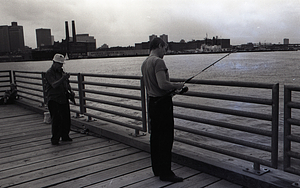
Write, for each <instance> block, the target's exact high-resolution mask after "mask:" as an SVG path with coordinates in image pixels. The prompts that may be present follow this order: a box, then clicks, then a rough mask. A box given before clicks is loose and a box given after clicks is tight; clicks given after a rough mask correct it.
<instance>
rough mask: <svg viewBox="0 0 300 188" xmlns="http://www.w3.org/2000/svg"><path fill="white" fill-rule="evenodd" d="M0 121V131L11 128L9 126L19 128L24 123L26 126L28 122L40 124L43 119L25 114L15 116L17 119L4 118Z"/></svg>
mask: <svg viewBox="0 0 300 188" xmlns="http://www.w3.org/2000/svg"><path fill="white" fill-rule="evenodd" d="M0 120H1V123H0V128H1V129H9V128H11V126H14V127H20V126H22V125H24V124H25V123H26V124H27V125H28V124H29V123H30V122H39V123H42V122H43V121H44V119H43V117H42V116H41V115H39V114H27V115H25V116H17V117H12V118H5V119H0ZM8 125H11V126H8Z"/></svg>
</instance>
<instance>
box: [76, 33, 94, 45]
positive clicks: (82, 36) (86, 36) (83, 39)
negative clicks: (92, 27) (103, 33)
mask: <svg viewBox="0 0 300 188" xmlns="http://www.w3.org/2000/svg"><path fill="white" fill-rule="evenodd" d="M76 42H92V43H95V44H96V39H95V38H94V37H93V36H89V34H77V35H76Z"/></svg>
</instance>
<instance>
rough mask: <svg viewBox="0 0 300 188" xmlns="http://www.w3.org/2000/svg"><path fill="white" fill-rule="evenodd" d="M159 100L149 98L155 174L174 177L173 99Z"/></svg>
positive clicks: (151, 144)
mask: <svg viewBox="0 0 300 188" xmlns="http://www.w3.org/2000/svg"><path fill="white" fill-rule="evenodd" d="M159 99H160V97H150V98H149V118H150V125H151V135H150V149H151V162H152V170H153V173H154V175H156V176H161V177H163V176H170V175H173V172H172V171H171V160H172V147H173V141H174V118H173V102H172V97H165V98H162V99H160V100H159ZM157 100H159V101H157Z"/></svg>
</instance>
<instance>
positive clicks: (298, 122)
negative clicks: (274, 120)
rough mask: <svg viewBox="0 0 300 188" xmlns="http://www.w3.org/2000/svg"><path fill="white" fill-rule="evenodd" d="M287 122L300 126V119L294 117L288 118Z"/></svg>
mask: <svg viewBox="0 0 300 188" xmlns="http://www.w3.org/2000/svg"><path fill="white" fill-rule="evenodd" d="M287 122H288V123H290V124H293V125H299V126H300V120H298V119H293V118H288V119H287Z"/></svg>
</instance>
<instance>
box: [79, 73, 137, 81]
mask: <svg viewBox="0 0 300 188" xmlns="http://www.w3.org/2000/svg"><path fill="white" fill-rule="evenodd" d="M81 75H82V76H84V77H102V78H119V79H134V80H140V79H141V76H129V75H110V74H89V73H81Z"/></svg>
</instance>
